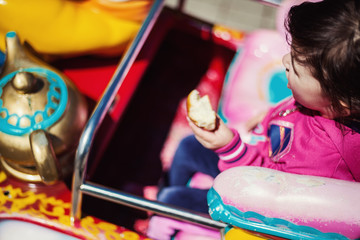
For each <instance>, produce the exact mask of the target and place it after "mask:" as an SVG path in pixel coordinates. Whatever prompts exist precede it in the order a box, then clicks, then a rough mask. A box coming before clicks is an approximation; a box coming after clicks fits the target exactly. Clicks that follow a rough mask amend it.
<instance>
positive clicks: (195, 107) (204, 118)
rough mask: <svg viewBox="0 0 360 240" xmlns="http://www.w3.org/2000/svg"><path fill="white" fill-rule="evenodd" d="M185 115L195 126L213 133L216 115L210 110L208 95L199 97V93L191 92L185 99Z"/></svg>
mask: <svg viewBox="0 0 360 240" xmlns="http://www.w3.org/2000/svg"><path fill="white" fill-rule="evenodd" d="M186 103H187V104H186V106H187V113H188V117H189V118H190V120H191V121H193V122H194V123H195V125H196V126H198V127H201V128H204V129H206V130H209V131H213V130H215V128H216V113H215V111H214V110H213V109H212V106H211V103H210V99H209V96H208V95H204V96H203V97H201V96H200V94H199V91H197V90H196V89H195V90H192V91H191V92H190V93H189V95H188V97H187V102H186Z"/></svg>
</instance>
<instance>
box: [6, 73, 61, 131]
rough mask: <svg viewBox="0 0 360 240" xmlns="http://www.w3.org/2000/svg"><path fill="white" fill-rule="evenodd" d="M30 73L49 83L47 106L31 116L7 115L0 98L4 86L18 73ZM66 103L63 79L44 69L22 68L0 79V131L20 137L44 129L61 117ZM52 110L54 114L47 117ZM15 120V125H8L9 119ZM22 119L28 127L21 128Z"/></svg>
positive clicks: (7, 112)
mask: <svg viewBox="0 0 360 240" xmlns="http://www.w3.org/2000/svg"><path fill="white" fill-rule="evenodd" d="M20 71H22V72H32V73H36V74H37V75H40V76H42V77H44V78H45V79H47V80H48V81H49V84H50V85H49V91H48V93H47V104H46V106H45V108H44V109H43V110H39V111H36V112H35V113H34V114H33V115H31V116H30V115H28V114H24V115H21V116H19V115H18V114H9V111H8V109H7V108H4V107H3V100H2V99H1V96H2V94H3V88H4V86H5V85H6V84H7V83H8V82H9V81H10V80H11V79H12V78H13V77H14V76H15V74H16V73H18V72H20ZM67 101H68V90H67V86H66V84H65V83H64V81H63V79H62V78H61V77H60V76H59V75H58V74H56V73H55V72H53V71H50V70H48V69H45V68H39V67H33V68H23V69H21V70H17V71H15V72H12V73H10V74H8V75H6V76H5V77H3V78H2V79H0V113H1V114H2V116H1V115H0V116H1V117H0V131H1V132H4V133H6V134H9V135H15V136H21V135H24V134H27V133H30V132H32V131H33V130H36V129H46V128H48V127H50V126H51V125H53V124H54V123H55V122H56V121H58V120H59V119H60V117H61V116H62V115H63V113H64V111H65V108H66V105H67ZM50 109H52V110H54V112H53V113H52V114H51V115H50V116H49V115H48V111H49V110H50ZM39 115H40V117H41V120H40V121H36V118H37V117H38V116H39ZM10 118H12V119H15V120H16V121H15V122H16V124H14V125H13V124H10V123H9V119H10ZM22 119H28V121H29V122H30V124H29V126H26V127H22V126H20V122H21V120H22Z"/></svg>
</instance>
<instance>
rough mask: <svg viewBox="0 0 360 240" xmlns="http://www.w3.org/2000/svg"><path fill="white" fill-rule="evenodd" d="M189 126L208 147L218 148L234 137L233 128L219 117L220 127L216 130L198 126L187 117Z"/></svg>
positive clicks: (196, 136)
mask: <svg viewBox="0 0 360 240" xmlns="http://www.w3.org/2000/svg"><path fill="white" fill-rule="evenodd" d="M187 120H188V122H189V126H190V128H191V129H192V131H193V132H194V134H195V138H196V139H197V140H198V141H199V142H200V143H201V144H202V145H203V146H204V147H206V148H208V149H212V150H215V149H218V148H221V147H223V146H225V145H226V144H228V143H229V142H230V141H231V140H232V139H233V137H234V133H233V132H232V131H231V129H230V128H229V127H228V126H227V125H226V124H225V123H224V122H223V121H222V120H221V119H220V118H219V117H217V120H218V128H216V129H215V130H214V131H208V130H205V129H203V128H200V127H198V126H196V125H195V124H194V123H193V122H192V121H191V120H190V119H189V118H187Z"/></svg>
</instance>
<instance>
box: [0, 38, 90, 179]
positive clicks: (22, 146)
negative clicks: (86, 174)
mask: <svg viewBox="0 0 360 240" xmlns="http://www.w3.org/2000/svg"><path fill="white" fill-rule="evenodd" d="M87 116H88V110H87V104H86V101H85V99H84V98H83V96H82V95H81V94H80V93H79V91H78V90H77V89H76V87H75V85H74V84H73V83H72V82H71V81H70V80H69V79H67V77H66V76H65V75H63V74H62V73H61V72H60V71H58V70H56V69H55V68H53V67H51V66H50V65H48V64H46V63H45V62H44V61H42V60H40V59H39V58H37V57H35V55H34V54H32V53H31V52H30V51H29V49H28V48H25V46H24V45H22V44H20V41H19V39H18V37H17V35H16V33H15V32H9V33H7V35H6V59H5V63H4V65H3V67H2V70H1V73H0V162H1V166H2V168H3V169H4V170H5V171H6V172H7V173H8V174H10V175H12V176H14V177H16V178H18V179H21V180H23V181H27V182H43V183H45V184H53V183H55V182H57V181H58V180H61V179H62V178H63V177H64V176H65V175H68V174H69V173H70V172H72V169H73V158H74V152H75V150H76V147H77V144H78V141H79V137H80V134H81V131H82V129H83V127H84V125H85V123H86V121H87Z"/></svg>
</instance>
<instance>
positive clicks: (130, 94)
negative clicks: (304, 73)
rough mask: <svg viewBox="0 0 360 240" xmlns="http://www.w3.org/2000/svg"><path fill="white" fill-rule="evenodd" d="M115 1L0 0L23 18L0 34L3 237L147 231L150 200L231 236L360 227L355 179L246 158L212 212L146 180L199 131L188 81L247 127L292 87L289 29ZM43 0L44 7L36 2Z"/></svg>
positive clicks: (155, 179) (212, 200) (214, 199)
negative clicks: (25, 1) (192, 118)
mask: <svg viewBox="0 0 360 240" xmlns="http://www.w3.org/2000/svg"><path fill="white" fill-rule="evenodd" d="M111 2H112V1H79V2H75V1H63V0H62V1H52V2H51V3H50V4H49V1H40V0H37V1H35V2H33V1H32V4H33V6H28V7H26V6H22V7H21V9H19V8H20V7H19V3H18V2H17V1H12V3H11V4H8V5H6V4H3V5H2V6H0V12H1V15H2V16H3V18H4V17H6V18H7V19H9V23H10V22H11V24H7V23H2V24H4V26H2V28H1V29H2V31H4V32H3V33H2V37H3V42H1V43H0V48H1V49H2V51H3V53H4V54H3V55H2V56H3V61H2V68H1V80H0V87H1V91H0V94H1V95H0V96H1V102H0V103H1V106H0V107H1V111H0V113H1V115H0V116H1V118H0V120H1V125H0V153H1V159H0V160H1V166H2V168H1V169H2V171H1V172H0V186H1V188H2V191H1V192H0V195H1V198H0V200H1V201H2V204H1V209H0V238H1V239H21V238H24V236H26V237H27V239H32V238H31V237H33V239H148V237H147V236H146V235H145V233H139V232H137V229H136V228H135V227H134V225H135V223H136V221H137V220H139V219H146V218H147V217H148V214H149V213H156V214H158V215H163V216H166V217H169V218H172V219H176V220H180V221H184V222H187V223H189V224H194V225H196V226H201V227H204V228H210V229H215V230H218V231H219V232H220V233H221V237H222V238H224V239H357V238H359V237H360V233H359V231H360V230H359V229H360V221H359V220H360V219H359V217H358V215H359V214H356V213H359V212H360V206H359V204H358V203H357V202H356V201H355V200H356V199H358V198H357V196H358V195H359V194H360V191H359V189H358V188H359V187H360V186H359V184H356V183H348V182H343V181H337V180H333V179H323V178H313V177H308V176H305V177H301V176H295V175H290V174H284V173H279V172H272V171H268V170H267V169H258V168H251V167H249V168H235V169H233V170H231V171H225V172H224V173H222V174H221V175H219V177H218V178H216V179H215V181H214V184H213V188H212V189H211V190H210V191H209V195H208V202H209V212H210V216H211V217H210V216H207V215H203V214H200V213H197V212H193V211H190V210H188V209H182V208H179V207H176V206H171V205H166V204H163V203H160V202H157V201H156V200H155V198H154V196H150V195H149V194H147V190H148V189H153V188H156V186H158V185H159V181H161V178H162V175H163V173H164V172H166V171H167V169H168V168H169V166H170V164H171V159H172V156H173V154H174V151H175V149H176V146H177V144H178V143H179V141H180V140H181V139H182V138H183V137H185V136H187V135H188V134H190V133H191V130H190V128H189V127H188V126H187V122H186V119H185V116H186V108H185V98H186V96H187V94H188V93H189V92H190V91H191V90H192V89H195V88H196V89H198V90H199V91H200V92H203V93H207V94H208V95H209V97H210V99H211V102H212V103H214V104H215V106H213V107H214V108H215V109H218V113H219V116H221V117H222V118H223V120H224V121H226V122H227V123H228V124H229V125H232V126H233V127H235V128H237V129H239V131H243V128H244V123H245V122H246V120H248V119H250V118H251V117H252V116H254V115H256V114H257V113H258V112H260V111H262V110H263V109H266V108H267V107H269V106H271V105H273V104H276V103H277V102H279V101H281V100H282V99H284V98H286V97H287V96H289V95H290V94H291V92H290V91H289V90H288V89H287V88H286V77H285V73H284V69H283V67H282V63H281V58H282V56H283V55H284V54H285V53H286V52H287V45H286V43H285V42H284V40H283V38H282V37H283V36H282V35H281V33H279V32H277V31H270V30H258V31H254V32H251V33H247V32H241V31H234V30H232V29H228V28H226V27H224V26H220V25H215V24H213V23H208V22H205V21H202V20H199V19H196V18H194V17H191V16H188V15H186V14H184V13H182V12H181V9H180V8H179V9H175V10H174V9H170V8H167V7H164V6H163V1H161V0H154V1H125V2H124V3H123V5H121V4H118V5H116V4H115V3H114V2H112V3H111ZM60 3H61V4H60ZM0 5H1V4H0ZM35 5H36V6H40V5H42V6H44V7H45V6H46V7H48V9H49V11H48V15H43V16H42V17H40V16H39V15H38V13H37V12H36V11H37V10H36V9H37V8H35V7H36V6H35ZM179 5H181V3H180V4H179ZM31 9H32V10H33V11H34V14H35V15H36V17H34V16H31V15H25V14H29V12H31V11H26V10H31ZM50 10H51V11H50ZM17 14H18V15H17ZM20 16H23V17H22V18H21V17H20ZM24 16H28V17H26V18H24ZM134 16H137V17H136V18H134ZM11 19H15V20H16V21H15V20H14V21H10V20H11ZM20 19H22V20H20ZM24 19H25V20H24ZM26 19H29V20H26ZM60 19H66V21H65V24H64V23H63V22H62V23H61V22H60ZM75 19H77V20H75ZM96 19H101V20H96ZM45 20H46V21H45ZM26 21H28V22H26ZM31 21H32V22H31ZM88 21H90V22H88ZM4 22H6V21H4ZM45 22H46V23H47V24H44V23H45ZM25 23H26V24H29V25H31V26H35V27H34V29H35V30H33V31H30V30H29V28H24V26H25V25H24V24H25ZM60 23H61V24H60ZM58 26H62V27H63V26H67V27H69V29H68V30H61V29H60V30H59V28H58ZM89 26H91V27H89ZM55 29H56V31H57V33H59V34H58V35H56V37H55V38H54V33H53V32H52V31H54V30H55ZM99 36H101V38H99V39H96V37H99ZM53 38H54V39H53ZM1 44H3V45H1ZM235 109H242V113H243V114H241V115H236V114H235V112H236V111H234V110H235ZM244 135H245V133H244ZM229 176H230V177H231V178H232V179H233V181H235V182H234V184H233V185H236V186H237V188H236V189H235V190H234V189H232V190H229V189H228V188H227V187H226V183H225V182H224V181H225V180H224V179H228V178H229ZM236 176H238V177H236ZM239 183H241V184H239ZM249 189H250V190H249ZM265 190H267V191H265ZM259 192H262V193H263V194H262V195H261V196H259V194H258V193H259ZM299 192H301V194H300V195H299ZM339 192H340V193H341V194H339ZM242 194H246V195H242ZM299 196H301V197H299ZM243 199H250V200H249V201H248V202H244V201H242V200H243ZM284 199H286V203H287V204H284ZM329 199H330V200H331V201H329ZM325 200H326V201H325ZM264 201H266V202H267V203H268V204H261V203H262V202H264ZM249 202H250V203H249ZM314 203H316V204H317V205H314ZM339 206H342V207H341V208H339ZM294 209H295V210H296V211H294ZM309 209H314V210H311V211H310V210H309ZM329 209H331V210H332V211H329ZM334 209H337V211H333V210H334ZM309 212H311V214H309ZM331 212H333V213H332V214H330V213H331ZM5 229H6V230H5ZM11 229H13V230H12V231H10V230H11ZM19 229H21V231H20V230H19ZM219 236H220V235H219Z"/></svg>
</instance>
